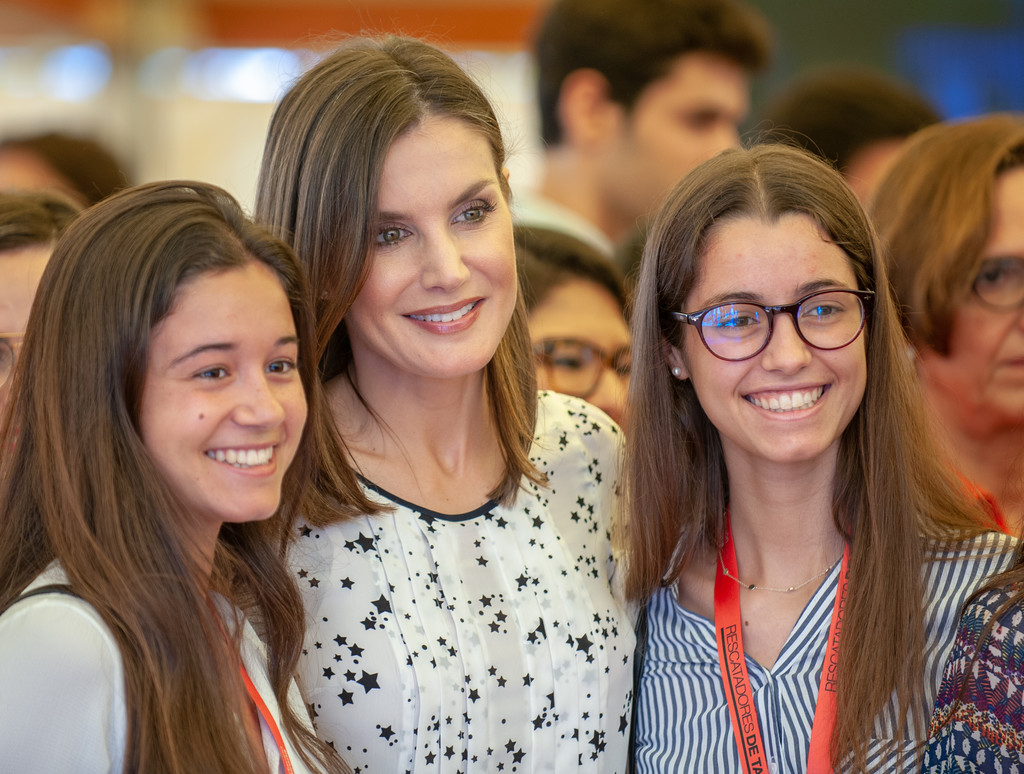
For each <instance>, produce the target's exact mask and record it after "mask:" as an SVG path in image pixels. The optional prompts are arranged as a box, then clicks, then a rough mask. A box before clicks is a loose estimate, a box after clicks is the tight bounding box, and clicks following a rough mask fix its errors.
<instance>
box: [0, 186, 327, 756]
mask: <svg viewBox="0 0 1024 774" xmlns="http://www.w3.org/2000/svg"><path fill="white" fill-rule="evenodd" d="M251 261H258V262H260V263H262V264H264V265H266V266H267V267H269V268H270V269H271V270H272V271H273V272H274V274H275V276H277V278H278V279H279V280H280V282H281V286H282V288H283V289H284V292H285V293H286V295H287V297H288V301H289V305H290V307H291V311H292V316H293V318H294V321H295V327H296V332H297V333H298V336H299V339H300V352H301V355H302V356H301V357H300V360H299V371H300V374H301V377H302V381H303V385H304V387H305V390H306V393H307V396H309V404H310V406H309V408H310V416H312V415H313V414H315V413H316V412H317V411H322V410H323V409H322V402H321V401H320V400H319V399H318V397H317V396H318V393H319V384H318V380H317V378H316V364H315V361H314V360H313V359H312V358H308V357H306V352H307V351H308V349H309V347H308V343H309V342H310V341H311V340H312V335H313V334H312V316H311V312H310V309H309V303H308V300H307V287H306V284H305V281H304V279H303V275H302V272H301V269H300V267H299V266H298V263H297V262H296V261H295V258H294V257H293V255H292V254H291V251H290V250H289V248H288V246H287V245H285V244H284V243H283V242H281V241H280V240H278V239H276V238H274V237H271V236H270V235H269V234H267V233H266V232H265V231H263V230H262V229H260V228H258V227H256V226H254V225H253V224H252V223H251V222H249V221H248V220H246V219H245V217H244V215H243V214H242V211H241V210H240V208H239V206H238V204H237V203H236V202H235V200H234V199H232V198H231V196H230V195H229V194H227V193H226V192H225V191H223V190H221V189H219V188H216V187H215V186H210V185H206V184H202V183H193V182H166V183H153V184H149V185H145V186H140V187H138V188H135V189H129V190H127V191H123V192H121V193H118V194H115V195H114V196H112V197H110V198H109V199H107V200H105V201H103V202H101V203H100V204H98V205H94V206H93V207H92V208H91V209H89V210H88V211H86V212H85V213H84V214H83V215H82V216H81V217H80V218H79V219H78V220H76V221H75V222H74V223H73V224H72V225H71V226H70V227H69V228H68V230H67V232H66V233H65V234H64V237H63V238H62V239H61V241H60V242H59V243H58V245H57V247H56V249H55V251H54V254H53V256H52V258H51V260H50V263H49V265H48V267H47V270H46V271H45V273H44V275H43V279H42V282H41V284H40V288H39V291H38V293H37V296H36V301H35V306H34V307H33V311H32V315H31V319H30V321H29V326H28V331H27V334H26V337H25V345H24V349H23V352H22V357H21V359H20V360H19V363H18V366H17V370H16V373H15V384H14V390H13V398H12V405H11V411H10V413H9V414H8V415H7V418H6V421H5V423H4V427H3V430H2V434H0V448H3V449H5V450H6V452H5V454H4V456H3V460H2V463H0V606H3V605H4V604H5V603H7V602H9V601H10V600H12V599H13V598H15V597H16V596H17V595H18V594H19V593H20V592H21V591H22V590H23V589H24V587H25V586H26V585H27V584H28V583H29V582H30V581H31V580H32V579H33V578H34V577H35V576H36V575H38V574H39V573H40V572H41V571H42V570H44V569H45V568H46V567H47V566H48V565H49V564H50V563H51V562H53V561H54V560H57V561H59V562H60V564H61V566H62V567H63V569H64V571H65V572H66V573H67V577H68V580H69V582H70V584H71V587H72V588H73V590H74V592H75V593H76V594H77V595H78V596H80V597H81V598H82V599H84V600H85V601H86V602H88V603H89V604H91V605H92V606H93V607H94V608H95V609H96V611H97V612H98V613H99V615H100V616H101V617H102V618H103V620H104V622H105V623H106V624H107V626H108V627H109V628H110V631H111V633H112V635H113V637H114V639H115V640H116V641H117V643H118V646H119V647H120V652H121V659H122V662H123V664H124V673H125V707H126V713H127V720H128V727H127V749H126V751H125V768H126V770H127V771H146V772H175V773H181V774H185V773H186V772H187V773H188V774H192V772H197V771H217V772H238V773H239V774H242V773H243V772H244V774H252V772H264V771H266V766H265V764H264V763H263V761H264V757H263V754H262V750H259V751H254V750H253V749H251V746H250V743H249V741H248V739H247V736H246V732H245V730H244V725H243V723H242V720H241V718H242V716H243V714H242V713H244V712H245V711H246V710H245V709H244V708H243V706H242V700H241V697H242V696H244V690H245V689H244V688H243V687H242V684H241V680H240V678H239V676H238V667H237V663H238V648H239V636H240V631H238V632H236V634H235V638H234V642H230V641H229V640H228V638H227V637H225V634H224V629H223V628H222V626H221V622H220V619H219V617H218V615H217V614H216V612H215V611H214V610H213V608H212V606H211V605H210V604H209V602H208V597H207V589H208V588H209V589H212V590H213V591H216V592H219V593H221V594H223V595H224V596H226V597H227V598H229V599H231V600H232V601H234V602H235V603H236V604H237V605H239V606H241V607H243V608H244V609H245V610H246V611H247V613H248V614H249V616H250V618H251V619H252V620H253V621H254V622H255V623H256V624H257V625H258V626H259V627H260V631H261V635H262V636H263V638H264V641H265V643H266V648H267V655H268V659H267V660H268V669H269V674H270V680H271V684H272V686H273V689H274V693H275V696H276V697H277V700H278V702H279V704H280V707H281V713H282V718H283V721H284V723H283V725H284V728H285V731H286V733H287V734H288V736H289V737H290V738H291V739H292V741H293V742H294V744H295V747H296V749H298V750H299V751H300V754H301V756H302V758H303V759H304V760H305V761H306V762H307V764H309V765H310V766H312V767H314V768H318V769H328V770H332V771H341V770H343V769H342V766H343V764H341V762H340V761H339V760H338V759H337V757H336V756H335V755H334V754H333V753H332V752H331V751H330V750H329V749H328V748H326V746H325V745H323V743H321V742H319V741H318V740H316V738H315V737H314V736H313V735H312V734H311V733H310V732H308V731H306V730H305V729H304V728H303V726H302V725H300V723H299V720H298V718H297V717H295V715H294V714H293V713H292V712H291V710H290V709H289V705H288V702H287V698H286V697H287V692H288V688H289V686H290V684H291V681H292V678H293V675H294V673H295V666H296V663H297V661H298V658H299V654H300V650H301V646H302V637H303V632H304V624H305V621H304V619H303V615H302V612H301V611H302V604H301V600H300V599H299V595H298V591H297V589H296V588H295V585H294V581H293V579H292V577H291V574H290V573H289V571H288V570H287V568H286V567H285V564H284V561H283V543H284V538H285V535H286V534H287V532H288V531H290V525H291V524H292V522H293V521H294V519H295V512H296V509H297V506H298V500H299V497H300V495H301V492H302V484H303V480H304V478H305V476H306V475H307V473H308V471H309V469H310V466H311V459H310V455H311V449H312V445H311V444H310V443H309V439H308V438H305V437H304V438H303V440H302V441H301V442H300V446H299V450H298V453H297V456H296V459H295V462H294V464H293V465H292V467H291V468H290V469H289V471H288V473H287V474H286V476H285V483H284V492H283V497H282V506H281V509H280V512H279V513H278V514H277V515H275V516H274V517H273V518H271V519H269V520H266V521H262V522H253V523H245V524H225V525H224V526H223V528H222V529H221V531H220V536H219V539H218V543H217V548H216V554H215V560H214V568H213V573H212V577H210V578H207V577H206V576H207V575H208V570H207V571H206V572H205V573H204V570H203V569H202V568H201V567H199V566H198V563H197V561H196V560H195V552H194V549H193V546H192V544H191V542H190V540H189V537H188V534H187V528H186V527H185V526H184V524H183V521H184V520H183V519H182V518H181V513H182V512H183V510H184V509H183V506H182V505H181V503H180V500H179V498H178V497H176V496H175V494H174V492H173V491H172V490H171V488H170V487H169V485H168V484H167V482H166V481H165V480H164V478H163V477H162V476H161V474H160V473H159V471H158V470H157V468H156V466H155V465H154V464H153V462H152V460H151V459H150V456H149V454H148V453H147V451H146V447H145V446H144V444H143V442H142V440H141V437H140V435H139V430H138V418H139V409H140V404H141V397H142V385H143V383H144V378H145V373H146V367H147V358H148V348H149V342H150V333H151V331H152V330H153V328H154V326H155V325H157V324H158V323H159V322H160V321H161V320H162V319H163V318H164V317H165V316H166V315H167V314H168V313H169V312H170V310H171V309H172V305H173V302H174V298H175V293H176V290H177V289H178V287H179V286H180V285H181V284H182V283H183V282H185V281H186V280H188V279H190V278H193V277H196V276H198V275H201V274H204V273H207V272H212V271H222V270H225V269H231V268H234V267H242V266H245V265H246V264H247V263H249V262H251ZM238 628H239V629H240V627H238ZM40 698H41V700H42V697H40Z"/></svg>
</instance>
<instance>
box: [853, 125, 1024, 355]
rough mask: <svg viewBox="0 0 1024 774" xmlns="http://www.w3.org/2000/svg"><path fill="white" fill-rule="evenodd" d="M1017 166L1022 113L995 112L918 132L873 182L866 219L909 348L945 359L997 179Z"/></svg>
mask: <svg viewBox="0 0 1024 774" xmlns="http://www.w3.org/2000/svg"><path fill="white" fill-rule="evenodd" d="M1021 165H1024V113H1017V114H1014V113H997V114H993V115H990V116H986V117H984V118H978V119H973V120H971V121H964V122H962V123H956V124H938V125H936V126H931V127H929V128H927V129H924V130H922V131H920V132H918V133H917V134H916V135H914V136H913V137H912V138H911V139H910V140H909V141H908V142H907V145H906V146H905V147H904V149H903V150H902V151H901V152H900V155H899V157H898V158H897V160H896V161H895V162H894V164H893V165H892V167H891V168H890V169H889V171H888V172H887V173H886V175H885V177H884V178H883V179H882V181H881V182H880V183H879V185H878V189H877V190H876V191H875V195H874V199H873V200H872V203H871V217H872V220H873V222H874V224H875V227H876V228H877V229H878V233H879V235H880V237H881V239H882V242H883V243H884V244H885V246H886V250H887V254H888V257H889V269H890V273H891V276H892V284H893V288H894V290H895V291H896V296H897V298H899V300H900V301H901V302H902V304H903V309H902V313H903V323H904V325H905V327H906V329H907V332H908V334H909V335H910V338H911V339H912V340H913V342H914V344H916V345H922V344H923V345H925V346H927V347H928V348H929V349H931V350H934V351H935V352H938V353H940V354H947V353H948V351H949V347H948V345H949V335H950V331H951V329H952V327H953V316H954V314H955V312H956V310H957V308H958V307H959V306H961V305H962V304H963V303H964V299H965V297H966V296H967V294H968V292H970V289H971V282H972V281H973V280H974V278H975V276H976V275H977V273H978V267H979V265H980V263H981V257H982V256H981V254H982V250H984V249H985V243H986V242H987V241H988V238H989V235H990V234H991V231H992V209H993V207H994V199H995V193H994V192H995V184H996V178H997V177H998V176H999V175H1000V174H1002V173H1003V172H1005V171H1006V170H1008V169H1011V168H1012V167H1015V166H1021Z"/></svg>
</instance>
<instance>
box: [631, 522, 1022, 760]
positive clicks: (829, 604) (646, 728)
mask: <svg viewBox="0 0 1024 774" xmlns="http://www.w3.org/2000/svg"><path fill="white" fill-rule="evenodd" d="M1015 545H1016V541H1014V540H1013V539H1012V538H1009V537H1007V536H1005V535H1002V534H997V533H986V534H983V535H981V536H979V537H977V538H974V539H973V540H971V541H968V542H967V543H965V544H964V545H963V546H962V547H961V548H960V549H959V550H957V551H949V552H946V553H943V554H940V555H939V556H938V557H936V560H934V561H929V562H927V563H926V565H925V567H924V570H923V572H922V578H923V589H924V597H925V609H924V625H925V650H924V674H923V675H921V679H922V680H923V682H924V705H923V706H922V707H921V708H920V709H921V710H922V711H924V713H925V717H927V716H928V713H930V712H931V708H932V704H933V703H934V701H935V696H936V692H937V691H938V687H939V682H940V680H941V678H942V669H943V666H944V664H945V661H946V656H947V654H948V653H949V651H950V648H951V646H952V644H953V637H954V635H955V634H956V624H957V619H958V616H959V613H960V608H961V606H962V605H963V603H964V600H965V599H966V598H967V597H968V596H969V595H970V594H971V592H973V591H974V589H975V588H977V587H978V586H979V585H980V584H981V583H982V582H983V581H984V580H985V579H986V578H987V577H988V576H989V575H991V574H993V573H996V572H1001V571H1002V570H1004V569H1006V568H1007V566H1009V564H1010V563H1011V561H1012V558H1013V556H1012V554H1013V552H1012V549H1013V548H1014V546H1015ZM838 580H839V567H838V566H837V567H835V568H833V569H832V572H831V573H829V575H828V577H827V578H826V579H825V580H824V581H823V582H822V584H821V586H820V587H819V588H818V590H817V591H816V592H815V593H814V596H813V597H811V600H810V601H809V602H808V603H807V606H806V607H805V608H804V610H803V612H802V613H801V614H800V618H799V619H797V622H796V624H795V625H794V626H793V630H792V631H791V632H790V634H789V638H788V639H787V640H786V643H785V645H783V647H782V650H781V652H780V653H779V657H778V659H777V660H776V662H775V664H774V666H772V668H771V669H765V668H764V667H762V666H761V665H760V664H758V663H757V662H756V661H755V660H754V659H752V658H751V657H750V656H747V657H746V663H747V670H748V672H749V676H750V684H751V687H752V688H753V697H754V704H755V705H756V707H757V716H758V719H759V720H760V724H761V737H762V741H763V742H764V746H765V748H766V753H767V756H768V759H769V765H770V767H771V774H797V773H801V772H804V771H806V769H807V752H808V749H809V747H810V737H811V725H812V723H813V719H814V709H815V707H816V705H817V701H818V686H819V682H820V679H821V670H822V666H823V663H824V658H825V645H826V641H827V639H828V629H829V625H830V624H831V620H832V609H833V607H834V604H835V598H836V590H837V589H838ZM849 580H850V594H856V593H857V578H855V577H853V576H850V579H849ZM647 612H648V626H649V629H648V639H647V655H646V657H645V659H644V667H643V675H642V677H641V679H640V686H639V689H638V694H639V699H638V701H639V705H638V708H637V709H638V712H637V738H636V747H637V753H636V755H637V767H636V770H637V772H639V774H647V772H663V771H721V772H738V771H740V770H741V768H740V758H739V751H738V750H737V747H736V738H735V735H734V733H733V727H732V720H731V718H730V716H729V709H728V705H727V704H726V697H725V688H724V687H723V684H722V670H721V668H720V667H719V662H718V650H717V647H716V629H715V627H714V623H713V622H712V621H709V620H708V619H707V618H704V617H703V616H700V615H698V614H697V613H694V612H692V611H690V610H687V609H686V608H684V607H682V606H681V605H680V604H679V602H678V597H677V595H676V591H675V588H671V589H669V588H666V589H659V590H658V591H657V592H655V594H654V595H653V596H652V598H651V600H650V602H649V603H648V605H647ZM892 625H893V626H899V625H900V622H899V621H893V622H892ZM884 657H886V658H889V657H890V656H887V655H886V656H884ZM865 678H866V679H870V675H865ZM896 736H897V734H896V731H895V729H893V728H892V727H891V725H888V724H886V723H883V721H882V720H881V719H879V720H877V721H876V724H875V728H874V729H872V730H871V734H870V737H869V740H868V767H867V770H868V771H872V772H874V771H877V772H883V771H884V772H904V773H905V774H911V772H913V774H917V772H918V771H919V770H920V767H921V760H920V757H919V756H917V755H915V754H914V751H913V741H911V743H910V744H908V745H906V746H905V747H904V749H903V750H901V751H898V752H902V753H904V754H905V755H906V758H905V759H904V760H903V762H902V765H897V761H896V758H897V757H898V752H894V751H886V750H885V747H886V746H887V744H888V743H889V742H890V741H891V740H893V739H895V738H896ZM916 741H918V742H921V741H923V739H917V740H916Z"/></svg>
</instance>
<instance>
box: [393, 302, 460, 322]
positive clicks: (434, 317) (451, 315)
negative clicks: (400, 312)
mask: <svg viewBox="0 0 1024 774" xmlns="http://www.w3.org/2000/svg"><path fill="white" fill-rule="evenodd" d="M474 306H476V301H471V302H470V303H468V304H466V305H465V306H464V307H462V308H461V309H457V310H456V311H454V312H445V313H444V314H411V315H409V316H410V317H411V318H412V319H414V320H419V321H420V322H433V323H438V322H439V323H448V322H454V321H455V320H458V319H460V318H462V317H465V316H466V315H467V314H469V312H470V310H471V309H472V308H473V307H474Z"/></svg>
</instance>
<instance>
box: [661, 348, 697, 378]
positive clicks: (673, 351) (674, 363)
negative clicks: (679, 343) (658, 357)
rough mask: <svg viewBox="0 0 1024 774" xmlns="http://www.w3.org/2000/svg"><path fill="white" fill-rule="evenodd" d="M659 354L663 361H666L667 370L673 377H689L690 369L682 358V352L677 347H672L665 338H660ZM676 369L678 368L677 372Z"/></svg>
mask: <svg viewBox="0 0 1024 774" xmlns="http://www.w3.org/2000/svg"><path fill="white" fill-rule="evenodd" d="M661 354H662V356H663V357H664V358H665V362H666V363H668V367H669V370H670V371H671V372H672V376H673V377H674V378H676V379H678V380H679V381H683V380H685V379H689V378H690V369H689V368H687V367H686V360H685V358H683V353H682V352H681V351H680V350H679V348H678V347H673V346H672V345H671V344H669V343H668V342H667V341H665V339H662V340H661ZM676 369H679V373H678V374H677V373H676Z"/></svg>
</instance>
